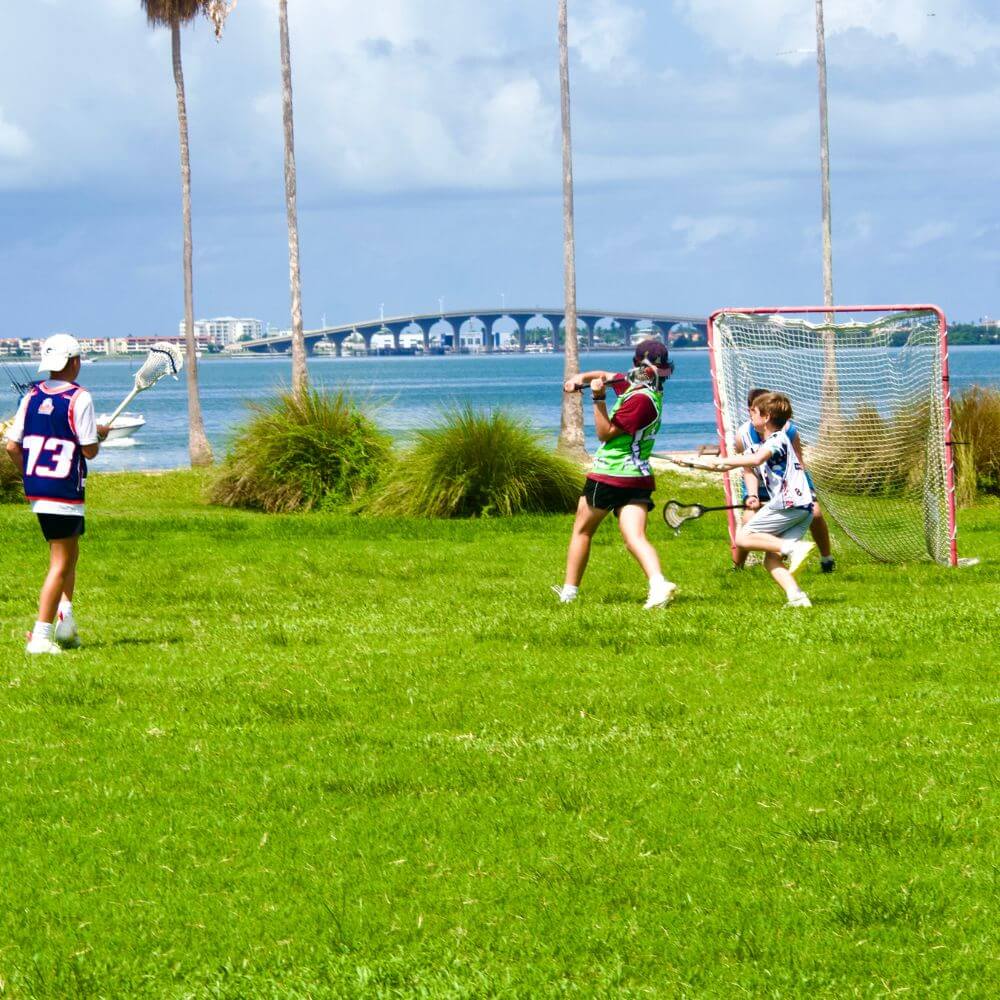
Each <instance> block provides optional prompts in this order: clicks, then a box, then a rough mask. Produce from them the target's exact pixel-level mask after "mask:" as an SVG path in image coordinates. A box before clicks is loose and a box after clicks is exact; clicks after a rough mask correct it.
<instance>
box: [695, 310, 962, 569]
mask: <svg viewBox="0 0 1000 1000" xmlns="http://www.w3.org/2000/svg"><path fill="white" fill-rule="evenodd" d="M891 312H932V313H934V314H935V315H936V316H937V320H938V346H939V350H940V352H941V396H942V399H943V400H944V449H945V492H946V494H947V496H946V503H947V510H948V562H949V564H950V565H951V566H957V565H958V525H957V521H956V517H955V456H954V452H953V450H952V440H951V379H950V375H949V372H948V320H947V318H946V317H945V314H944V312H943V310H942V309H941V308H940V307H939V306H935V305H927V304H925V305H885V306H754V307H750V308H745V309H735V308H731V307H730V308H726V309H716V310H715V311H714V312H713V313H712V314H711V315H710V316H709V317H708V358H709V364H710V366H711V371H712V402H713V404H714V406H715V427H716V432H717V434H718V436H719V453H720V454H721V455H726V453H727V452H726V432H725V425H724V423H723V418H722V401H721V400H720V398H719V379H718V372H717V371H716V362H715V350H716V333H715V324H716V320H717V319H718V317H719V316H723V315H727V314H737V313H738V314H741V315H747V314H750V315H757V316H761V315H793V314H815V313H827V314H829V313H891ZM723 487H724V489H725V491H726V503H727V504H730V505H731V504H733V502H734V501H733V491H732V485H731V484H730V482H729V476H725V477H724V479H723ZM727 513H728V518H729V544H730V548H731V549H732V551H733V555H734V557H735V555H736V544H735V538H736V512H735V511H733V510H730V511H728V512H727Z"/></svg>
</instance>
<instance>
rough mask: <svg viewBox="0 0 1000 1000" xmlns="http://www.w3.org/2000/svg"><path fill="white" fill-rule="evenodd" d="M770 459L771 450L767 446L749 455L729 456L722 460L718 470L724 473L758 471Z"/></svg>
mask: <svg viewBox="0 0 1000 1000" xmlns="http://www.w3.org/2000/svg"><path fill="white" fill-rule="evenodd" d="M770 457H771V449H770V448H768V447H767V446H766V445H765V446H762V447H760V448H758V449H757V450H756V451H754V452H750V453H749V454H745V455H727V456H726V457H725V458H720V459H719V460H718V462H717V465H716V468H718V469H720V470H721V471H723V472H726V471H728V470H729V469H747V470H749V469H756V468H757V466H758V465H763V464H764V463H765V462H766V461H767V460H768V459H769V458H770Z"/></svg>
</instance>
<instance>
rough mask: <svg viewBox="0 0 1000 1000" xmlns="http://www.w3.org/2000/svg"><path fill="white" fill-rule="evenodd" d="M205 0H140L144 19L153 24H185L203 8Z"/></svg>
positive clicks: (169, 25)
mask: <svg viewBox="0 0 1000 1000" xmlns="http://www.w3.org/2000/svg"><path fill="white" fill-rule="evenodd" d="M205 2H206V0H140V3H141V4H142V9H143V10H144V11H145V13H146V19H147V20H148V21H149V23H150V24H153V25H165V26H166V27H168V28H169V27H171V26H172V25H174V24H187V22H188V21H193V20H194V19H195V18H196V17H197V16H198V15H199V14H201V13H202V12H203V11H204V10H205Z"/></svg>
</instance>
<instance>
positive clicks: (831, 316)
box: [708, 305, 958, 566]
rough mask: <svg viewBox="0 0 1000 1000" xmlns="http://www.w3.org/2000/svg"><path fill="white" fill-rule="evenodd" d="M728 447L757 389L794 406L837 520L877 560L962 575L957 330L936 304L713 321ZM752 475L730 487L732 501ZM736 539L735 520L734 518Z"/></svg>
mask: <svg viewBox="0 0 1000 1000" xmlns="http://www.w3.org/2000/svg"><path fill="white" fill-rule="evenodd" d="M708 338H709V350H710V356H711V364H712V385H713V392H714V397H715V411H716V422H717V427H718V432H719V441H720V447H721V449H722V451H723V453H724V454H729V453H732V451H733V450H734V445H735V443H736V440H737V429H738V428H739V426H740V424H741V423H742V422H743V421H744V420H746V419H747V401H746V400H747V393H748V392H749V390H750V389H752V388H763V389H769V390H773V391H775V392H783V393H784V394H785V395H787V396H788V397H789V398H790V399H791V401H792V408H793V410H794V418H793V419H794V422H795V424H796V426H797V428H798V431H799V437H800V439H801V440H802V442H803V445H804V450H805V460H806V465H807V467H808V469H809V471H810V473H811V475H812V477H813V481H814V483H815V486H816V493H817V496H818V498H819V501H820V503H821V504H822V506H823V510H824V512H825V513H826V515H827V517H829V518H831V519H832V520H833V521H834V522H835V523H836V524H837V525H838V526H839V527H840V528H841V529H842V530H843V531H844V533H845V534H847V535H848V536H849V537H850V538H851V539H853V541H854V542H856V543H857V544H858V545H859V546H860V547H861V548H862V549H864V550H865V551H866V552H868V553H869V554H870V555H872V556H873V557H874V558H876V559H878V560H881V561H884V562H907V561H912V560H917V559H923V560H926V559H930V560H933V561H934V562H937V563H940V564H942V565H951V566H954V565H956V564H957V560H958V556H957V549H956V526H955V474H954V464H953V460H952V442H951V410H950V392H949V383H948V326H947V321H946V320H945V317H944V314H943V313H942V312H941V310H940V309H938V308H937V307H936V306H928V305H919V306H837V307H833V308H830V307H826V306H809V307H797V308H768V309H722V310H719V311H718V312H715V313H713V314H712V316H711V317H710V318H709V323H708ZM740 483H741V473H740V472H739V471H737V472H734V473H732V474H730V476H728V477H727V479H726V482H725V488H726V497H727V503H733V497H734V496H735V497H737V498H738V497H739V495H740ZM729 522H730V537H732V535H733V533H734V532H735V518H734V516H733V515H732V513H731V514H730V519H729Z"/></svg>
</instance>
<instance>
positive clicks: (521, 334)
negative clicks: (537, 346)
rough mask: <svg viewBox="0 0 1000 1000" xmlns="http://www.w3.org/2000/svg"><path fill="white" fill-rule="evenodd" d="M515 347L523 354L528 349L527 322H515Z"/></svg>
mask: <svg viewBox="0 0 1000 1000" xmlns="http://www.w3.org/2000/svg"><path fill="white" fill-rule="evenodd" d="M517 349H518V351H520V352H521V354H524V352H525V351H526V350H527V349H528V324H527V323H518V324H517Z"/></svg>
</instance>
